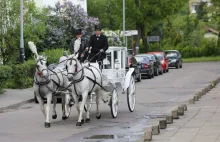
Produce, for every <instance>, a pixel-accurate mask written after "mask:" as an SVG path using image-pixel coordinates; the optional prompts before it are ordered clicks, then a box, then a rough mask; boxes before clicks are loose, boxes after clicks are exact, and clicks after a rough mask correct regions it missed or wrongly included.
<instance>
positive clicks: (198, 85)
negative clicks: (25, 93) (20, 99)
mask: <svg viewBox="0 0 220 142" xmlns="http://www.w3.org/2000/svg"><path fill="white" fill-rule="evenodd" d="M219 74H220V63H219V62H216V63H189V64H183V68H182V69H170V72H169V73H165V74H163V75H162V76H161V75H160V76H158V77H155V78H153V79H144V80H142V81H141V82H140V83H137V84H136V87H137V91H136V101H137V104H136V108H135V111H134V112H133V113H130V112H129V110H128V107H127V101H126V95H125V94H120V103H119V113H118V117H117V118H116V119H113V118H112V117H111V112H110V108H109V106H108V105H106V104H101V105H100V110H101V114H102V118H101V119H100V120H97V119H96V117H95V105H94V106H93V107H92V112H91V123H89V124H84V125H83V126H81V127H76V121H77V116H76V114H77V112H76V110H75V107H73V109H72V112H71V117H70V118H69V119H67V120H66V121H63V120H62V119H61V117H62V115H61V106H60V105H58V106H57V113H58V118H57V119H56V120H52V119H51V128H49V129H48V128H44V119H43V115H42V114H41V111H40V107H39V105H37V104H34V103H32V104H27V105H24V106H22V107H20V108H18V109H16V110H7V112H4V113H0V142H58V141H59V142H87V141H88V142H92V141H95V142H128V141H131V142H133V141H134V142H135V141H137V140H139V139H140V137H141V136H142V135H143V130H144V128H146V127H147V126H148V121H149V119H151V118H155V117H157V116H161V115H166V114H170V111H171V110H172V109H173V108H175V107H176V106H178V105H179V104H182V103H184V102H185V101H187V100H188V99H189V98H192V96H193V95H194V93H195V92H197V91H199V90H201V89H202V88H203V87H204V86H206V85H207V84H208V83H209V82H210V81H211V80H214V79H215V78H217V77H219ZM95 135H99V136H95ZM93 138H95V139H93Z"/></svg>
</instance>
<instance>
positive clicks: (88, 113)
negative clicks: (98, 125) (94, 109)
mask: <svg viewBox="0 0 220 142" xmlns="http://www.w3.org/2000/svg"><path fill="white" fill-rule="evenodd" d="M92 94H93V93H91V94H90V96H88V97H87V102H86V106H87V112H86V123H89V122H90V105H91V103H92V102H90V100H91V99H92V97H93V95H94V94H93V95H92Z"/></svg>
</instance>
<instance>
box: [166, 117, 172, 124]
mask: <svg viewBox="0 0 220 142" xmlns="http://www.w3.org/2000/svg"><path fill="white" fill-rule="evenodd" d="M166 123H167V124H172V123H173V117H172V116H166Z"/></svg>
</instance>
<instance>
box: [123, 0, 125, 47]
mask: <svg viewBox="0 0 220 142" xmlns="http://www.w3.org/2000/svg"><path fill="white" fill-rule="evenodd" d="M123 44H124V46H125V0H123Z"/></svg>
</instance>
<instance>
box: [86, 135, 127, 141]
mask: <svg viewBox="0 0 220 142" xmlns="http://www.w3.org/2000/svg"><path fill="white" fill-rule="evenodd" d="M129 138H131V136H130V135H93V136H90V137H85V138H83V139H96V140H97V139H99V140H100V139H129Z"/></svg>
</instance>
